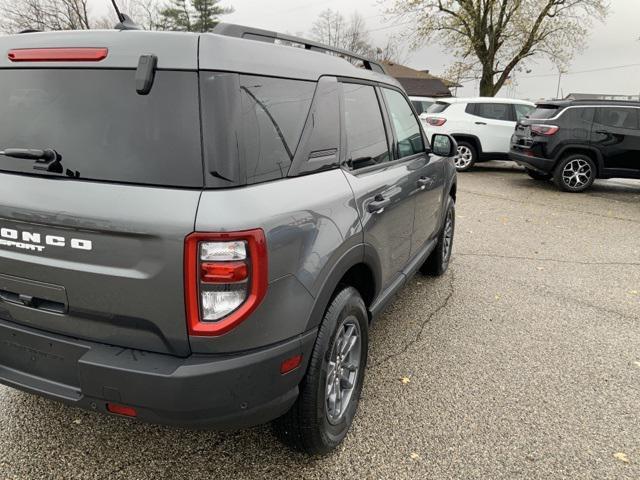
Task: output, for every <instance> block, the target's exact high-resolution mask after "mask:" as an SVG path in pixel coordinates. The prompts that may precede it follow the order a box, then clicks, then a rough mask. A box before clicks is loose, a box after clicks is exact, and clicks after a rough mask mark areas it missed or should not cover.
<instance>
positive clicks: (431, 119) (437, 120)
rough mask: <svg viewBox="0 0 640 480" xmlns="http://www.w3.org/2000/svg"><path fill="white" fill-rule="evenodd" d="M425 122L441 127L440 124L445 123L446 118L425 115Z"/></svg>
mask: <svg viewBox="0 0 640 480" xmlns="http://www.w3.org/2000/svg"><path fill="white" fill-rule="evenodd" d="M427 123H428V124H429V125H432V126H434V127H441V126H442V125H444V124H445V123H447V119H446V118H440V117H427Z"/></svg>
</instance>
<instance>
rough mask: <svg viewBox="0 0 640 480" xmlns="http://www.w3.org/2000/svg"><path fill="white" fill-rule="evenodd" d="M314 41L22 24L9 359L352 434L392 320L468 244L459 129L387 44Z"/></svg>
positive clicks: (72, 389)
mask: <svg viewBox="0 0 640 480" xmlns="http://www.w3.org/2000/svg"><path fill="white" fill-rule="evenodd" d="M123 27H124V25H123ZM256 38H259V39H261V41H256V40H253V39H256ZM265 38H266V39H271V40H272V41H273V42H275V40H276V39H279V40H285V41H289V42H292V43H295V44H304V45H305V46H306V47H307V49H301V48H291V47H289V46H285V45H277V44H273V43H267V42H265V41H264V39H265ZM310 48H313V49H314V50H319V51H327V50H331V47H328V46H324V45H319V44H317V43H315V42H310V41H307V40H304V39H299V38H295V37H290V36H286V35H281V34H277V33H275V32H266V31H264V30H257V29H251V28H247V27H241V26H238V25H228V24H220V25H218V26H217V27H216V29H215V31H214V33H213V34H211V33H206V34H198V33H185V32H183V33H166V32H151V31H134V32H131V31H127V30H124V31H115V30H114V31H90V32H89V31H76V32H64V33H60V32H46V33H27V34H21V35H13V36H2V37H0V51H2V52H6V54H5V55H2V56H0V71H1V72H2V74H1V75H0V150H1V151H0V191H2V202H0V343H1V344H2V347H1V348H0V383H3V384H6V385H9V386H12V387H16V388H20V389H23V390H26V391H28V392H32V393H36V394H39V395H44V396H47V397H50V398H54V399H57V400H61V401H64V402H66V403H68V404H71V405H74V406H77V407H81V408H85V409H89V410H93V411H98V412H103V413H108V414H113V415H120V416H125V417H129V418H136V419H138V420H143V421H150V422H157V423H167V424H177V425H187V426H189V425H191V426H207V427H215V428H240V427H245V426H249V425H255V424H259V423H265V422H268V421H271V420H275V429H276V431H277V434H278V435H279V437H280V438H281V439H283V440H284V441H286V442H287V443H289V444H290V445H292V446H293V447H295V448H297V449H300V450H304V451H306V452H309V453H323V452H327V451H329V450H331V449H332V448H335V447H336V446H337V445H338V444H339V443H340V442H341V441H342V440H343V439H344V437H345V435H346V433H347V431H348V429H349V427H350V425H351V422H352V420H353V418H354V415H355V413H356V409H357V407H358V401H359V396H360V392H361V389H362V385H363V381H364V375H365V371H366V366H367V350H368V329H369V324H370V321H372V319H373V318H375V317H376V316H377V315H378V314H379V313H380V312H381V311H382V309H383V308H384V306H385V304H386V303H387V302H388V301H389V300H390V299H391V298H392V297H393V295H394V294H395V292H398V291H399V289H400V288H401V287H402V286H403V285H404V284H405V283H406V282H407V280H408V278H409V277H410V276H411V275H413V274H414V273H416V272H418V271H420V272H422V273H425V274H431V275H442V274H443V273H444V272H445V270H446V269H447V267H448V265H449V260H450V258H451V251H452V242H453V235H454V225H455V198H456V170H455V168H454V166H453V162H452V161H451V158H450V157H453V156H454V155H455V152H456V143H455V140H453V139H452V138H451V137H449V136H447V135H434V136H433V137H431V140H432V144H431V145H430V143H429V140H428V139H427V138H426V137H425V135H424V131H423V129H422V127H421V126H420V122H419V121H418V118H417V116H416V115H415V112H414V110H413V108H412V107H411V104H410V103H409V99H408V97H407V95H406V93H405V91H404V90H403V88H402V86H401V85H400V84H399V83H398V82H397V81H396V80H395V79H393V78H391V77H389V76H387V75H385V74H384V71H383V69H382V67H381V66H380V65H379V64H377V63H375V62H373V61H370V60H368V59H363V58H361V57H357V56H355V55H354V54H350V53H349V52H344V51H340V52H339V53H340V56H350V55H351V56H354V57H355V58H358V59H359V60H362V62H363V64H364V67H365V68H357V67H356V66H354V65H353V64H351V63H350V62H348V61H346V60H345V59H343V58H339V57H338V56H333V55H325V54H323V53H320V52H319V51H313V50H311V49H310ZM150 51H151V52H154V53H153V55H150V54H149V52H150ZM398 327H399V328H404V327H402V326H401V325H399V326H398Z"/></svg>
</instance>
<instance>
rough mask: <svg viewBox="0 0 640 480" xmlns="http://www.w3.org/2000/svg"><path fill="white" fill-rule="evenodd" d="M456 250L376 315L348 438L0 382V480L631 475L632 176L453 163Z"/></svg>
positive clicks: (638, 286) (638, 433)
mask: <svg viewBox="0 0 640 480" xmlns="http://www.w3.org/2000/svg"><path fill="white" fill-rule="evenodd" d="M459 179H460V180H459V193H458V205H457V214H458V223H457V231H456V239H455V249H454V260H453V263H452V265H451V268H450V270H449V272H448V273H447V274H446V275H445V276H444V277H442V278H439V279H435V280H434V279H428V278H424V277H422V278H419V277H417V278H415V279H414V280H413V281H411V282H410V284H409V285H408V286H407V287H406V288H405V289H404V290H402V291H401V293H400V294H399V295H398V296H397V297H396V299H395V301H394V302H393V304H392V305H391V306H390V307H388V308H387V310H386V311H385V313H384V315H383V316H382V317H381V318H380V319H379V320H378V321H377V323H375V324H374V326H373V328H372V334H371V343H372V351H371V355H370V364H369V368H368V371H367V378H366V381H365V388H364V392H363V397H362V401H361V404H360V410H359V413H358V416H357V418H356V420H355V424H354V426H353V429H352V431H351V433H350V435H349V436H348V438H347V440H346V442H345V444H344V445H343V447H342V448H341V449H340V450H339V451H337V452H336V453H334V454H332V455H330V456H328V457H325V458H320V459H309V458H306V457H304V456H302V455H299V454H293V453H291V452H290V451H288V450H287V449H285V448H284V447H283V446H281V445H280V444H279V443H278V442H277V441H276V440H275V438H274V437H273V436H272V435H271V433H270V430H269V428H268V427H257V428H254V429H251V430H247V431H242V432H237V433H223V434H220V433H215V432H198V431H188V430H179V429H169V428H164V427H158V426H150V425H142V424H136V423H132V422H130V421H127V420H125V419H119V418H111V417H105V416H100V415H97V414H93V413H88V412H83V411H80V410H76V409H72V408H69V407H66V406H62V405H59V404H57V403H55V402H52V401H48V400H44V399H41V398H37V397H34V396H31V395H28V394H26V393H22V392H18V391H15V390H12V389H9V388H5V387H0V478H2V479H5V478H7V479H9V478H16V479H35V478H64V479H71V478H79V479H80V478H81V479H89V478H127V479H147V478H149V479H151V478H155V479H157V478H176V479H178V478H179V479H183V478H190V479H198V478H215V479H223V478H238V479H240V478H247V479H248V478H265V479H266V478H269V479H271V478H278V477H281V478H318V479H328V478H341V479H344V478H371V479H378V478H385V479H386V478H416V479H417V478H419V479H426V478H429V479H440V478H447V479H450V478H460V479H475V478H486V479H501V478H504V479H515V478H527V479H537V478H539V479H549V478H581V479H586V478H592V479H607V478H612V479H614V478H615V479H624V478H635V479H637V478H640V182H632V181H629V182H625V181H607V182H603V181H598V182H596V185H595V186H594V188H593V189H592V190H590V191H589V192H588V193H586V194H580V195H572V194H567V193H561V192H559V191H557V190H556V189H555V188H554V187H553V186H552V185H551V184H550V183H549V184H546V183H538V182H536V181H534V180H531V179H529V177H528V176H526V175H525V174H524V173H522V172H521V171H519V170H517V169H516V168H515V167H513V166H511V165H510V164H507V163H502V162H492V163H489V164H485V165H481V166H480V167H478V168H477V169H476V170H475V171H472V172H469V173H465V174H461V175H460V176H459Z"/></svg>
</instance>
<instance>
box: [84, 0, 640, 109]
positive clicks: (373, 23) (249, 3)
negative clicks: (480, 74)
mask: <svg viewBox="0 0 640 480" xmlns="http://www.w3.org/2000/svg"><path fill="white" fill-rule="evenodd" d="M100 1H104V2H105V3H107V2H108V1H109V0H94V2H100ZM222 3H223V4H225V5H231V6H233V7H234V8H235V12H234V13H232V14H230V15H225V16H224V17H223V21H227V22H233V23H241V24H245V25H250V26H255V27H261V28H266V29H273V30H278V31H282V32H288V33H295V34H299V33H305V32H308V31H309V30H310V29H311V24H312V23H313V21H314V20H315V18H316V17H317V16H318V14H319V13H320V12H321V11H322V10H324V9H327V8H332V9H334V10H339V11H340V12H342V13H343V14H344V15H345V17H348V16H349V15H350V14H351V13H352V12H354V11H357V12H359V13H361V14H362V15H363V16H364V17H365V20H366V23H367V27H368V29H369V31H370V35H371V38H372V39H373V40H374V43H377V44H380V45H383V44H384V43H385V37H386V36H387V35H390V34H400V35H401V34H402V33H403V29H406V28H407V26H397V27H393V26H390V22H388V21H385V17H384V15H383V10H384V5H385V3H387V2H386V1H379V0H223V2H222ZM389 3H390V2H389ZM638 20H640V0H611V14H610V15H609V17H608V18H607V20H606V23H605V24H596V25H595V28H594V29H593V30H592V33H591V35H590V37H589V38H588V39H587V40H586V43H585V48H584V51H583V52H582V53H577V54H576V56H575V57H574V59H573V61H572V62H571V66H570V68H569V73H568V74H566V75H563V77H562V81H561V86H560V88H561V92H562V93H564V94H565V95H566V94H568V93H570V92H588V93H607V94H626V95H638V94H640V41H639V40H638V38H640V22H639V21H638ZM453 60H454V59H453V58H452V57H451V56H449V55H447V53H446V52H445V51H444V49H443V48H442V47H441V46H439V45H425V46H424V47H422V48H420V49H418V50H415V51H408V54H407V61H406V64H407V65H408V66H410V67H413V68H418V69H421V70H422V69H429V70H430V71H431V72H432V73H434V74H438V73H441V72H442V71H443V70H445V69H446V67H447V66H448V65H449V64H450V63H451V62H452V61H453ZM628 65H634V66H630V67H629V66H628ZM622 66H627V67H625V68H622ZM529 68H530V69H531V70H532V71H531V73H530V74H525V73H521V74H518V75H517V76H516V79H515V80H516V84H515V85H513V86H511V87H509V88H503V90H502V91H501V92H500V95H501V96H512V97H521V98H530V99H538V98H544V97H553V96H555V93H556V88H557V83H558V74H557V71H554V68H553V67H552V66H551V65H550V64H549V63H548V62H545V61H539V62H538V63H536V64H532V65H530V66H529ZM594 69H600V70H599V71H591V72H584V71H585V70H594ZM580 72H583V73H580ZM477 93H478V90H477V85H475V84H474V83H470V84H466V85H465V87H464V88H462V89H459V91H458V95H459V96H472V95H477Z"/></svg>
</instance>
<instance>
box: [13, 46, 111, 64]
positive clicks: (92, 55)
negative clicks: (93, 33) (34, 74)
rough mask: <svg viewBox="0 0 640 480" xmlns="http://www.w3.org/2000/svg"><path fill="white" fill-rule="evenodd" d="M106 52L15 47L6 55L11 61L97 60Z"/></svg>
mask: <svg viewBox="0 0 640 480" xmlns="http://www.w3.org/2000/svg"><path fill="white" fill-rule="evenodd" d="M108 54H109V49H107V48H87V47H81V48H16V49H13V50H9V53H8V54H7V57H8V58H9V60H11V61H12V62H99V61H100V60H104V59H105V58H107V55H108Z"/></svg>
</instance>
